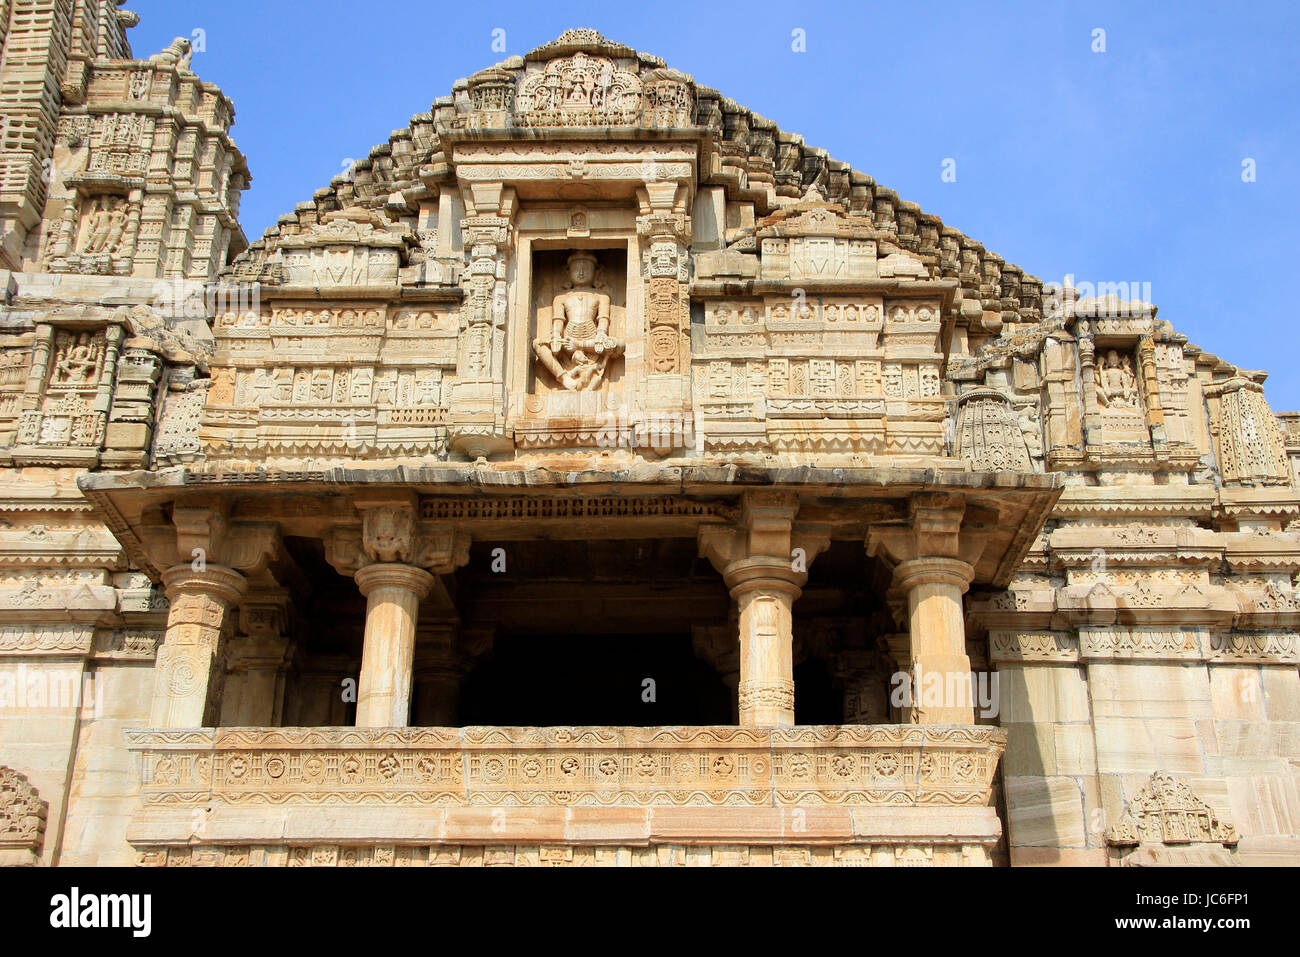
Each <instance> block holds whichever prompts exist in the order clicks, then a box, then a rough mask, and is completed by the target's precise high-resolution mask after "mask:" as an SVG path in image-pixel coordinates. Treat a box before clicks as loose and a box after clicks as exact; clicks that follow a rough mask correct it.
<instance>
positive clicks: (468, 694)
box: [461, 635, 731, 727]
mask: <svg viewBox="0 0 1300 957" xmlns="http://www.w3.org/2000/svg"><path fill="white" fill-rule="evenodd" d="M647 681H650V682H653V684H647ZM461 723H462V724H466V725H522V726H525V727H529V726H531V727H545V726H549V725H613V726H619V725H622V726H629V727H650V726H659V725H699V724H730V723H731V692H730V690H729V689H728V688H727V686H726V685H725V684H723V682H722V679H721V678H720V677H719V676H718V674H717V672H716V671H714V670H713V669H712V668H711V667H709V665H707V664H706V663H704V662H703V661H700V660H699V659H698V658H696V657H695V655H694V653H693V651H692V648H691V639H690V636H689V635H617V636H612V637H607V636H592V635H563V636H538V635H498V636H497V639H496V641H495V643H494V644H493V648H492V652H491V654H490V655H489V656H488V657H487V658H486V659H484V660H483V661H482V662H481V663H480V664H479V666H478V667H477V668H475V669H474V670H473V671H472V672H471V673H470V674H469V675H468V676H466V678H465V681H464V683H463V685H462V686H461Z"/></svg>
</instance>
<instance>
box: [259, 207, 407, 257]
mask: <svg viewBox="0 0 1300 957" xmlns="http://www.w3.org/2000/svg"><path fill="white" fill-rule="evenodd" d="M414 244H415V235H414V234H413V233H412V232H411V229H410V227H407V226H403V225H400V224H392V223H390V222H389V221H388V219H387V218H386V217H385V216H384V215H383V213H379V212H376V211H374V210H369V209H363V208H361V207H359V206H351V207H348V208H347V209H339V210H335V211H334V212H331V213H326V214H325V215H324V216H323V217H321V222H320V223H317V224H315V225H313V226H311V227H310V228H309V229H308V230H307V231H306V232H303V233H300V234H298V235H296V236H285V237H284V238H283V239H281V240H280V247H281V248H283V249H310V248H314V247H318V246H337V245H349V246H369V247H371V248H376V249H379V248H389V247H391V248H398V249H405V247H407V246H411V245H414Z"/></svg>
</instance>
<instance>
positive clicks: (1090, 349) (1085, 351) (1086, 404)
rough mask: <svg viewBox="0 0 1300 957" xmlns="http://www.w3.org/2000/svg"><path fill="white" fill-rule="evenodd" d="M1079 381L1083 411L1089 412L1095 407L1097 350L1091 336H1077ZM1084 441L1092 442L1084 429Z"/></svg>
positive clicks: (1087, 413)
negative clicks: (1081, 388)
mask: <svg viewBox="0 0 1300 957" xmlns="http://www.w3.org/2000/svg"><path fill="white" fill-rule="evenodd" d="M1079 382H1080V383H1081V384H1082V386H1083V413H1084V415H1085V416H1086V415H1089V414H1091V413H1092V412H1093V411H1094V410H1095V409H1096V408H1097V350H1096V347H1095V345H1094V343H1093V341H1092V337H1091V336H1081V337H1080V338H1079ZM1084 433H1085V435H1084V438H1085V441H1088V442H1092V441H1093V439H1092V438H1091V436H1088V435H1087V428H1085V429H1084Z"/></svg>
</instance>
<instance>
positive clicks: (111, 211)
mask: <svg viewBox="0 0 1300 957" xmlns="http://www.w3.org/2000/svg"><path fill="white" fill-rule="evenodd" d="M87 227H88V228H87V229H86V240H85V242H83V243H82V244H81V250H80V251H81V252H83V253H89V254H92V255H93V254H97V253H112V252H113V251H114V250H115V249H116V248H117V244H118V243H119V242H121V239H122V233H123V232H125V231H126V210H125V209H124V208H123V207H122V206H120V205H114V204H113V203H112V201H111V200H108V199H101V200H98V201H97V202H96V204H95V208H94V210H93V211H92V212H91V214H90V219H89V221H88V223H87Z"/></svg>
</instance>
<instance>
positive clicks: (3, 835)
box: [0, 766, 49, 851]
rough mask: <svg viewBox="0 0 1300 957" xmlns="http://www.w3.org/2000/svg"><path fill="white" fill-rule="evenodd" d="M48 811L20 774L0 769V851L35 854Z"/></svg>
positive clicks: (38, 847) (42, 834)
mask: <svg viewBox="0 0 1300 957" xmlns="http://www.w3.org/2000/svg"><path fill="white" fill-rule="evenodd" d="M48 810H49V805H48V804H47V803H46V802H45V801H42V800H41V798H40V795H39V794H37V793H36V788H34V787H32V785H31V783H30V782H29V781H28V780H27V778H26V777H25V776H24V775H22V774H19V773H18V772H17V771H15V770H14V769H13V768H9V767H3V766H0V850H10V849H19V850H31V851H39V850H40V848H41V842H42V841H43V840H44V837H45V816H46V813H47V812H48Z"/></svg>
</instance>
